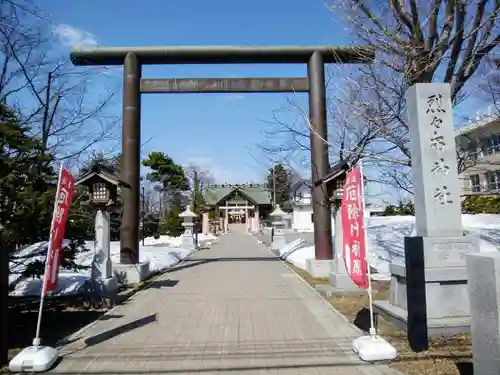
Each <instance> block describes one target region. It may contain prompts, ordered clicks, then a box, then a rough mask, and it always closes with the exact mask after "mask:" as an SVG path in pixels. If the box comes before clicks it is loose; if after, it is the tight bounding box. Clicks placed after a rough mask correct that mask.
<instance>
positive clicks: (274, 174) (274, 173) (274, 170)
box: [273, 165, 276, 207]
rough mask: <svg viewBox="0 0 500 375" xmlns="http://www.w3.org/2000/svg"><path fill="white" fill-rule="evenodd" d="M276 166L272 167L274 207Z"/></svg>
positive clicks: (274, 198) (274, 202) (274, 199)
mask: <svg viewBox="0 0 500 375" xmlns="http://www.w3.org/2000/svg"><path fill="white" fill-rule="evenodd" d="M275 167H276V166H275V165H274V166H273V206H274V207H276V168H275Z"/></svg>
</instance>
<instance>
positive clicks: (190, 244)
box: [179, 206, 196, 250]
mask: <svg viewBox="0 0 500 375" xmlns="http://www.w3.org/2000/svg"><path fill="white" fill-rule="evenodd" d="M179 217H181V218H182V219H184V222H183V223H182V226H183V227H184V228H185V230H184V233H183V234H182V242H181V247H182V248H183V249H187V250H194V249H196V243H195V239H194V237H193V228H194V218H195V217H196V214H195V213H194V212H193V211H191V209H190V208H189V206H188V207H187V208H186V209H185V210H184V211H183V212H181V213H180V214H179Z"/></svg>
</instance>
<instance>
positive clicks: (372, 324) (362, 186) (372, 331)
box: [359, 159, 377, 337]
mask: <svg viewBox="0 0 500 375" xmlns="http://www.w3.org/2000/svg"><path fill="white" fill-rule="evenodd" d="M359 174H360V176H361V178H360V180H361V181H360V182H359V184H360V190H361V192H360V195H361V199H362V202H363V207H362V209H361V214H362V215H363V236H364V237H365V238H364V239H365V259H364V261H365V263H366V271H367V278H368V303H369V304H370V306H369V309H370V331H369V332H370V336H372V337H373V336H375V335H376V334H377V331H376V329H375V319H374V316H373V290H372V275H371V270H370V264H369V263H368V249H367V247H368V245H367V244H368V237H367V233H366V232H367V230H368V226H367V225H366V222H367V220H366V218H365V209H366V197H365V175H364V173H363V159H359Z"/></svg>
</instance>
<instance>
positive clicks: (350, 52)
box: [70, 45, 375, 66]
mask: <svg viewBox="0 0 500 375" xmlns="http://www.w3.org/2000/svg"><path fill="white" fill-rule="evenodd" d="M314 52H319V53H321V55H322V56H323V59H324V62H325V63H351V64H353V63H371V62H373V61H374V60H375V49H374V48H373V47H372V46H362V45H360V46H324V45H316V46H315V45H311V46H294V45H281V46H144V47H138V46H130V47H95V48H80V49H75V50H72V51H71V52H70V58H71V61H72V62H73V64H74V65H76V66H80V65H123V62H124V60H125V57H126V56H127V54H129V53H133V54H135V55H136V56H137V58H138V59H139V61H140V62H141V63H142V64H299V63H307V62H308V61H309V59H310V57H311V55H312V54H313V53H314Z"/></svg>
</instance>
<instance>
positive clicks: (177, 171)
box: [142, 152, 189, 192]
mask: <svg viewBox="0 0 500 375" xmlns="http://www.w3.org/2000/svg"><path fill="white" fill-rule="evenodd" d="M142 165H144V166H145V167H149V168H151V170H152V172H151V173H149V174H148V180H150V181H157V182H161V183H162V184H163V189H164V190H165V191H167V192H175V191H187V190H188V189H189V181H188V179H187V177H186V174H185V173H184V168H183V167H182V166H181V165H178V164H176V163H175V162H174V161H173V160H172V158H171V157H170V156H168V155H165V154H164V153H163V152H151V153H150V154H149V155H148V158H147V159H145V160H143V161H142Z"/></svg>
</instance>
